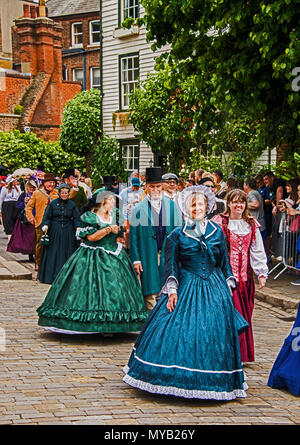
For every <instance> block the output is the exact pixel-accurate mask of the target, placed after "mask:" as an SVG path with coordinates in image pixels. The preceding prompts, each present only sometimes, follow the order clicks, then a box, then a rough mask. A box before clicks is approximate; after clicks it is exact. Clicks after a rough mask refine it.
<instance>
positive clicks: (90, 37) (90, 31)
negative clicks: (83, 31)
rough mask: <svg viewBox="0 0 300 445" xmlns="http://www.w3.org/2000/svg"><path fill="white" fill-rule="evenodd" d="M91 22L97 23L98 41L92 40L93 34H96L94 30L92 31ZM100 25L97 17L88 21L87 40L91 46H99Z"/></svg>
mask: <svg viewBox="0 0 300 445" xmlns="http://www.w3.org/2000/svg"><path fill="white" fill-rule="evenodd" d="M93 23H99V41H98V42H93V39H92V37H93V34H96V32H95V31H94V32H93V31H92V26H93ZM100 26H101V24H100V20H99V19H96V20H90V21H89V42H90V43H89V44H90V45H91V46H100Z"/></svg>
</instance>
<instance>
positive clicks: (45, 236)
mask: <svg viewBox="0 0 300 445" xmlns="http://www.w3.org/2000/svg"><path fill="white" fill-rule="evenodd" d="M49 244H50V239H49V235H48V233H47V232H45V233H43V235H42V237H41V241H40V245H41V246H49Z"/></svg>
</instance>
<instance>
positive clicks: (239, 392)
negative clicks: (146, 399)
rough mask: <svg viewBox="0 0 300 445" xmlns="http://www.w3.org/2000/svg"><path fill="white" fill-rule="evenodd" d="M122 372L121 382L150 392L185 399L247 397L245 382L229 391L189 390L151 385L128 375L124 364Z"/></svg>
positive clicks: (127, 369)
mask: <svg viewBox="0 0 300 445" xmlns="http://www.w3.org/2000/svg"><path fill="white" fill-rule="evenodd" d="M123 371H124V373H125V374H126V375H125V376H124V377H123V382H125V383H127V384H128V385H130V386H133V387H134V388H137V389H141V390H143V391H147V392H150V393H152V394H163V395H171V396H177V397H184V398H187V399H214V400H233V399H236V398H245V397H247V394H246V391H247V389H248V385H247V383H245V382H244V383H243V389H234V390H233V391H231V392H226V391H222V392H218V391H201V390H195V389H193V390H191V389H183V388H177V387H176V386H162V385H153V384H152V383H148V382H144V381H142V380H137V379H134V378H133V377H131V376H130V375H128V371H129V368H128V366H125V368H123Z"/></svg>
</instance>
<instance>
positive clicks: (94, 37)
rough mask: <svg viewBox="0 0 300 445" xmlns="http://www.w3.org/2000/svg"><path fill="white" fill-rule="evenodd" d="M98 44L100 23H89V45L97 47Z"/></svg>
mask: <svg viewBox="0 0 300 445" xmlns="http://www.w3.org/2000/svg"><path fill="white" fill-rule="evenodd" d="M99 43H100V22H99V20H97V21H92V22H90V44H91V45H97V44H99Z"/></svg>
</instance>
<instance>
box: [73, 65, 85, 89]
mask: <svg viewBox="0 0 300 445" xmlns="http://www.w3.org/2000/svg"><path fill="white" fill-rule="evenodd" d="M79 70H80V71H82V80H77V79H75V76H74V73H75V71H79ZM72 80H73V82H81V84H82V86H83V84H84V69H83V68H72Z"/></svg>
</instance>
